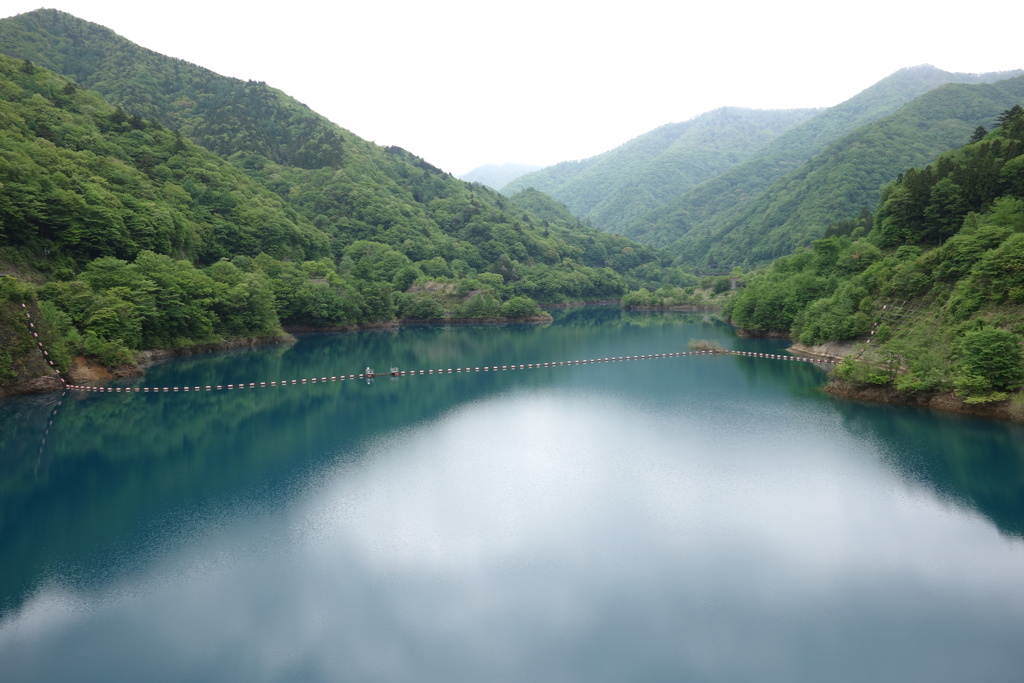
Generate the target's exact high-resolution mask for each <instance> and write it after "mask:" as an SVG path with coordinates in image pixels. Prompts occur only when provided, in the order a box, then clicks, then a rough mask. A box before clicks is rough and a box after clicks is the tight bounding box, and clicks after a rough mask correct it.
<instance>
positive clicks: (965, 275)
mask: <svg viewBox="0 0 1024 683" xmlns="http://www.w3.org/2000/svg"><path fill="white" fill-rule="evenodd" d="M1022 99H1024V98H1022ZM994 127H995V130H993V131H992V132H991V133H988V134H986V135H984V136H982V134H981V131H979V134H978V136H977V137H978V138H979V139H978V140H977V141H976V142H973V143H971V144H968V145H967V146H965V147H962V148H960V149H958V150H955V151H952V152H949V153H946V154H944V155H942V156H941V157H940V158H939V159H938V160H937V161H934V162H933V163H931V164H928V165H927V166H924V167H923V168H916V169H909V170H907V171H906V172H904V173H900V174H899V175H898V176H897V177H896V179H895V180H894V181H893V182H891V183H889V184H888V185H886V186H885V188H884V189H883V191H882V200H881V203H880V204H879V206H878V211H877V215H876V217H875V221H874V225H873V228H872V229H871V230H870V232H868V233H867V234H866V235H865V234H864V233H863V230H856V231H855V232H854V233H853V234H852V235H849V236H847V235H837V236H832V237H828V238H826V239H822V240H818V241H815V242H813V243H812V244H811V245H810V248H808V249H803V248H801V249H798V250H797V251H796V252H794V253H793V254H791V255H789V256H786V257H783V258H780V259H778V260H776V261H775V262H774V263H773V264H772V266H771V267H770V268H767V269H765V270H764V271H761V272H758V273H755V274H752V275H750V276H748V277H747V278H746V279H745V281H744V285H745V286H744V287H743V288H742V289H741V290H740V292H739V293H738V294H737V296H736V297H735V298H734V299H733V300H732V302H731V303H730V306H729V308H728V313H729V314H730V315H731V317H732V320H733V321H734V322H735V323H736V324H738V325H741V326H743V327H745V328H747V329H749V330H751V331H768V330H784V331H788V332H790V333H791V334H792V336H793V338H794V339H797V340H799V341H800V342H802V343H804V344H819V343H822V342H826V341H855V342H859V344H860V347H861V348H860V349H859V351H858V354H857V358H856V359H853V358H849V359H848V360H847V361H846V362H845V363H844V364H843V366H842V367H841V368H840V370H839V372H838V376H839V377H840V378H841V379H845V380H851V381H856V382H860V383H867V384H877V385H891V386H893V387H895V388H896V389H898V390H899V391H901V392H904V394H905V395H906V396H912V395H914V394H915V393H920V392H930V391H935V390H940V391H942V390H945V391H955V392H956V394H957V395H959V396H960V397H961V398H962V399H964V400H965V401H966V402H967V403H983V402H998V401H1004V400H1006V399H1007V398H1008V397H1009V395H1010V392H1012V391H1015V390H1016V389H1019V388H1020V386H1021V384H1022V383H1024V357H1022V341H1024V338H1022V334H1024V306H1022V305H1024V109H1022V108H1021V107H1020V106H1019V105H1015V106H1013V107H1010V108H1009V109H1007V110H1005V111H1003V112H1002V113H1001V114H999V115H998V116H997V117H996V120H995V122H994ZM1015 400H1016V403H1013V405H1014V406H1016V408H1015V409H1014V410H1017V412H1016V413H1015V415H1016V419H1020V418H1021V417H1024V410H1021V408H1024V404H1021V403H1020V397H1019V395H1018V397H1017V399H1015ZM1011 407H1012V406H1011Z"/></svg>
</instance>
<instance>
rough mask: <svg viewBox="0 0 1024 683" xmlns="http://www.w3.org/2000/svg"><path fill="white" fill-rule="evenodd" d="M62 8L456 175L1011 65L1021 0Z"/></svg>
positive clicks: (552, 0)
mask: <svg viewBox="0 0 1024 683" xmlns="http://www.w3.org/2000/svg"><path fill="white" fill-rule="evenodd" d="M41 1H44V0H34V1H33V0H28V1H26V0H4V1H3V4H2V6H0V16H5V17H6V16H11V15H15V14H20V13H22V12H27V11H31V10H33V9H37V8H38V7H39V6H40V2H41ZM59 2H60V4H58V5H51V6H55V7H56V8H57V9H61V10H63V11H66V12H70V13H71V14H74V15H75V16H78V17H80V18H82V19H87V20H89V21H93V22H96V23H98V24H102V25H104V26H107V27H108V28H111V29H113V30H114V31H116V32H117V33H119V34H121V35H122V36H124V37H125V38H128V39H129V40H131V41H133V42H135V43H138V44H140V45H142V46H143V47H147V48H150V49H152V50H155V51H157V52H160V53H163V54H166V55H170V56H173V57H179V58H181V59H185V60H187V61H190V62H194V63H196V64H199V65H200V66H204V67H207V68H209V69H212V70H213V71H216V72H218V73H221V74H224V75H227V76H235V77H237V78H242V79H252V80H260V81H266V82H267V83H268V84H269V85H271V86H273V87H276V88H279V89H281V90H283V91H285V92H286V93H288V94H289V95H292V96H293V97H295V98H296V99H298V100H300V101H301V102H304V103H305V104H307V105H309V106H310V107H312V108H313V109H314V110H316V111H318V112H320V113H321V114H323V115H325V116H326V117H328V118H329V119H331V120H332V121H334V122H335V123H337V124H339V125H340V126H342V127H344V128H347V129H349V130H351V131H352V132H354V133H355V134H357V135H359V136H361V137H363V138H366V139H368V140H372V141H374V142H376V143H378V144H382V145H399V146H401V147H404V148H406V149H407V150H409V151H410V152H412V153H414V154H416V155H418V156H421V157H423V158H425V159H426V160H427V161H429V162H431V163H432V164H434V165H435V166H439V167H441V168H443V169H444V170H446V171H450V172H452V173H454V174H456V175H458V174H462V173H465V172H467V171H469V170H471V169H473V168H475V167H476V166H479V165H481V164H485V163H501V162H521V163H532V164H537V165H542V166H543V165H548V164H552V163H556V162H559V161H564V160H567V159H581V158H585V157H589V156H593V155H595V154H599V153H601V152H604V151H606V150H608V149H611V148H613V147H616V146H618V145H619V144H621V143H623V142H625V141H627V140H629V139H631V138H633V137H636V136H637V135H640V134H642V133H645V132H647V131H649V130H651V129H653V128H656V127H657V126H660V125H662V124H665V123H671V122H674V121H684V120H687V119H690V118H693V117H694V116H697V115H699V114H701V113H703V112H705V111H709V110H711V109H714V108H716V107H721V106H726V105H731V106H745V107H755V108H762V109H778V108H791V107H825V106H831V105H834V104H838V103H839V102H842V101H843V100H845V99H848V98H849V97H852V96H853V95H855V94H857V93H858V92H860V91H861V90H863V89H864V88H867V87H868V86H870V85H872V84H873V83H875V82H877V81H879V80H881V79H882V78H884V77H885V76H887V75H889V74H890V73H892V72H894V71H896V70H898V69H900V68H903V67H906V66H914V65H917V64H926V63H927V64H934V65H935V66H937V67H939V68H941V69H946V70H947V71H966V72H982V71H1003V70H1009V69H1017V68H1022V67H1024V56H1022V55H1021V52H1020V48H1019V41H1018V40H1015V39H1014V38H1013V36H1014V35H1016V33H1017V32H1018V28H1019V27H1020V26H1021V25H1022V20H1024V3H1019V2H1017V1H1016V0H994V1H993V2H989V3H986V4H985V6H984V7H980V6H979V7H970V6H964V5H962V4H959V3H958V4H955V5H954V4H949V5H946V4H945V3H943V5H942V6H940V5H939V4H938V3H934V4H933V3H928V5H929V6H928V7H927V8H926V7H925V6H924V3H922V2H910V3H898V2H892V0H861V1H860V2H854V3H844V4H839V3H834V4H833V3H825V2H821V1H820V0H813V1H812V0H777V1H776V2H766V1H764V0H757V1H753V2H752V1H750V0H734V1H733V2H718V3H712V2H702V3H699V4H698V3H695V4H694V6H690V5H689V3H685V2H677V3H672V2H671V0H632V1H630V2H623V3H618V4H614V5H613V4H607V5H601V4H600V3H595V2H592V1H591V2H582V1H578V0H521V1H520V2H505V3H501V4H498V3H488V2H486V0H434V1H433V2H424V1H422V0H420V1H413V0H364V1H361V2H351V1H345V0H341V1H337V2H311V1H308V0H292V1H291V2H285V3H274V4H273V5H271V4H264V5H259V4H257V3H251V4H250V3H220V2H217V1H216V0H206V1H205V2H199V1H197V0H174V1H173V2H171V3H167V4H166V5H155V4H153V3H148V2H141V1H140V0H131V1H127V0H59Z"/></svg>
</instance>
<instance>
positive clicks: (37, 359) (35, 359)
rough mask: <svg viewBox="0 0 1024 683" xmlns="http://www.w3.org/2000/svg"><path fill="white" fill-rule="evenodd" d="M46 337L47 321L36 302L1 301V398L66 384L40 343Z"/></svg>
mask: <svg viewBox="0 0 1024 683" xmlns="http://www.w3.org/2000/svg"><path fill="white" fill-rule="evenodd" d="M46 336H47V327H46V324H45V321H43V320H42V316H41V315H40V314H39V311H38V308H37V307H36V305H35V302H34V301H29V302H25V303H24V304H23V303H22V302H18V301H13V300H11V299H9V298H5V299H4V300H2V301H0V398H2V397H4V396H12V395H15V394H38V393H43V392H46V391H60V390H61V389H62V388H63V387H64V382H63V380H62V379H61V376H60V374H59V372H58V371H57V370H56V368H55V367H52V366H51V365H50V363H49V360H48V359H49V356H48V355H47V354H44V353H43V351H42V349H41V347H40V346H39V344H40V341H39V340H40V339H43V340H45V338H46Z"/></svg>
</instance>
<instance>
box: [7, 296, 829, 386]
mask: <svg viewBox="0 0 1024 683" xmlns="http://www.w3.org/2000/svg"><path fill="white" fill-rule="evenodd" d="M21 306H22V308H24V309H25V315H26V317H27V318H28V324H29V328H30V330H31V332H32V335H33V336H34V337H35V338H36V342H37V344H38V346H39V350H40V351H41V352H42V354H43V356H44V358H45V359H46V361H47V362H48V363H49V364H50V367H52V368H53V370H54V372H55V373H56V376H57V377H58V378H59V379H60V381H61V382H62V383H63V385H64V389H65V390H67V391H81V392H92V393H104V394H157V393H165V394H166V393H175V392H179V393H185V392H189V393H194V392H206V391H238V390H242V389H268V388H277V387H287V386H302V385H311V384H327V383H331V382H346V381H348V382H351V381H354V380H367V381H370V380H373V379H377V378H383V377H389V378H398V377H429V376H437V375H458V374H463V373H467V374H468V373H475V372H511V371H515V370H539V369H543V368H558V367H566V366H573V367H575V366H579V365H596V364H599V363H617V362H625V361H635V360H654V359H661V358H683V357H688V356H744V357H749V358H763V359H767V360H781V361H790V362H798V363H812V364H820V365H828V364H835V363H836V362H837V361H835V360H824V359H817V358H803V357H799V356H788V355H783V354H780V353H757V352H753V351H730V350H714V349H711V350H703V351H675V352H671V353H653V354H644V355H639V356H609V357H606V358H589V359H583V360H566V361H549V362H547V363H519V364H515V363H513V364H511V365H481V366H473V367H457V368H436V369H435V368H431V369H423V370H400V369H398V368H395V367H393V368H390V369H389V370H388V371H387V372H375V371H374V370H373V369H372V368H366V370H365V371H363V372H360V373H352V374H347V375H330V376H327V375H325V376H322V377H306V378H300V379H283V380H265V381H262V382H239V383H237V384H205V385H192V386H167V387H98V386H88V385H83V384H70V383H69V382H67V381H66V380H65V379H64V377H63V375H61V374H60V370H59V369H57V366H56V365H55V364H54V362H53V361H52V360H50V357H49V356H50V354H49V353H47V351H46V350H45V349H44V348H43V344H42V342H40V341H39V334H38V333H37V332H36V330H35V326H34V325H33V324H32V316H31V315H29V312H28V309H27V307H26V306H25V304H22V305H21Z"/></svg>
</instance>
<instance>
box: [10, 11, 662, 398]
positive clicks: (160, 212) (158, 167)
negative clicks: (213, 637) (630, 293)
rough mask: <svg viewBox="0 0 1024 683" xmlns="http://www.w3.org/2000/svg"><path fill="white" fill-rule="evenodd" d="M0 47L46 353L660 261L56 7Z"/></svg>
mask: <svg viewBox="0 0 1024 683" xmlns="http://www.w3.org/2000/svg"><path fill="white" fill-rule="evenodd" d="M0 52H4V53H11V54H14V55H16V57H0V93H2V97H0V220H2V223H0V274H13V275H17V276H18V277H19V279H21V280H22V281H23V282H22V283H21V284H19V285H17V286H15V285H5V288H4V291H5V292H7V294H6V295H5V296H7V299H8V301H9V302H27V301H35V300H36V299H39V301H40V313H41V314H42V315H43V316H44V317H45V318H46V319H48V322H47V327H48V328H49V329H51V330H53V331H54V335H55V341H54V342H53V348H54V350H55V354H56V358H57V360H59V361H60V363H62V364H63V365H64V367H66V366H67V363H68V361H69V358H70V356H72V355H74V354H76V353H82V352H84V353H87V354H91V355H94V356H97V357H99V358H101V359H103V360H104V361H105V362H107V363H108V364H117V363H119V362H123V361H124V360H125V359H127V358H128V357H129V356H130V353H131V351H132V350H135V349H141V348H147V347H152V346H176V347H177V346H188V345H192V344H197V343H207V342H216V341H219V340H222V339H226V338H230V337H238V336H266V335H268V334H269V335H272V334H274V333H275V332H277V331H279V330H280V327H279V324H285V325H304V326H314V327H318V326H337V325H351V324H356V323H363V322H374V321H387V320H390V319H393V318H395V317H396V316H397V317H404V318H421V319H430V318H440V317H442V316H444V315H453V316H458V317H470V318H472V317H495V316H499V315H506V316H513V317H520V316H523V315H529V314H530V313H531V312H535V310H536V308H535V305H536V304H535V302H540V303H544V302H552V301H563V300H566V299H587V298H616V297H618V296H620V295H621V294H622V293H624V292H625V291H627V289H628V288H629V287H631V286H632V287H637V286H643V285H644V284H646V283H648V282H649V281H650V280H649V278H650V277H652V276H656V275H657V274H658V273H659V272H660V269H661V267H662V265H665V264H667V259H666V258H665V257H663V256H661V255H659V254H657V253H656V252H655V251H654V250H652V249H649V248H646V247H643V246H641V245H639V244H636V243H635V242H632V241H631V240H628V239H626V238H623V237H619V236H615V235H609V234H605V233H601V232H599V231H596V230H594V229H592V228H588V227H586V226H583V225H580V224H579V222H578V221H577V220H575V219H574V218H573V219H571V220H551V219H550V218H549V219H544V218H540V217H538V216H535V215H533V214H532V213H531V212H530V211H529V210H528V209H524V208H523V207H521V206H517V205H516V204H514V203H513V202H511V201H510V200H509V199H507V198H505V197H503V196H502V195H500V194H499V193H497V192H495V191H493V190H490V189H488V188H485V187H483V186H482V185H479V184H466V183H464V182H462V181H459V180H456V179H455V178H453V177H451V176H450V175H448V174H446V173H443V172H441V171H440V170H438V169H436V168H434V167H433V166H431V165H430V164H428V163H426V162H425V161H423V160H422V159H419V158H418V157H415V156H414V155H412V154H410V153H408V152H406V151H405V150H402V149H400V148H396V147H391V148H381V147H378V146H376V145H373V144H372V143H369V142H366V141H364V140H361V139H359V138H358V137H356V136H355V135H352V134H351V133H349V132H348V131H344V130H342V129H340V128H338V127H337V126H335V125H334V124H332V123H331V122H329V121H327V120H326V119H323V118H322V117H320V116H319V115H317V114H315V113H314V112H312V111H310V110H309V109H307V108H305V107H304V106H302V105H300V104H298V103H297V102H295V101H294V100H292V99H290V98H288V97H287V96H285V95H284V94H282V93H280V92H279V91H276V90H274V89H272V88H268V87H266V86H265V85H262V84H255V83H243V82H241V81H238V80H236V79H230V78H224V77H220V76H217V75H216V74H213V73H211V72H209V71H206V70H204V69H201V68H199V67H196V66H193V65H190V64H187V63H184V62H181V61H179V60H174V59H171V58H167V57H162V56H160V55H157V54H155V53H152V52H149V51H147V50H143V49H142V48H139V47H137V46H134V45H132V44H131V43H128V42H127V41H125V40H124V39H122V38H120V37H118V36H116V35H115V34H113V33H111V32H109V31H107V30H106V29H103V28H102V27H98V26H95V25H92V24H89V23H87V22H83V21H80V20H78V19H75V18H74V17H71V16H70V15H67V14H64V13H61V12H56V11H53V10H40V11H37V12H32V13H30V14H27V15H21V16H19V17H14V18H12V19H5V20H0ZM44 64H46V65H51V66H55V67H58V68H61V69H65V70H67V71H68V72H69V73H73V74H74V76H68V75H59V74H57V73H54V72H52V71H50V70H48V69H46V68H43V66H42V65H44ZM79 80H81V82H79ZM83 83H86V84H88V86H89V87H90V88H92V90H94V91H95V92H92V91H89V90H86V89H85V88H83V85H82V84H83ZM97 92H98V93H99V94H100V95H104V96H105V98H101V97H100V96H98V95H97V94H96V93H97ZM106 98H110V100H111V101H107V100H106ZM207 103H212V104H209V106H207ZM200 143H201V144H200ZM2 298H4V297H0V299H2ZM0 303H2V302H0ZM5 319H6V318H5ZM8 332H9V331H8ZM3 336H4V338H5V339H6V338H8V336H9V335H8V334H7V332H3ZM18 362H19V361H18V359H16V358H15V359H12V360H11V364H8V365H6V366H5V367H4V368H0V383H3V382H4V381H5V380H11V379H12V376H13V377H14V378H15V379H16V378H17V376H18V372H19V371H18V369H17V368H18V367H19V366H18ZM5 363H6V361H5V359H4V358H2V357H0V365H4V364H5ZM11 368H14V369H11ZM12 373H13V375H12Z"/></svg>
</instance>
